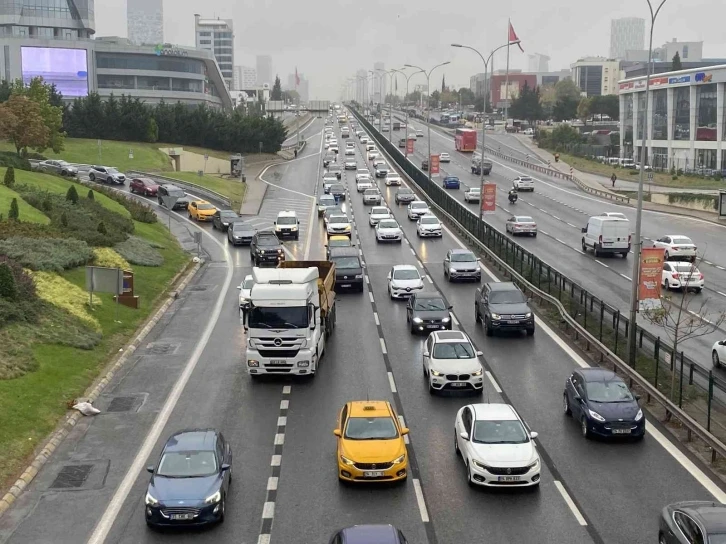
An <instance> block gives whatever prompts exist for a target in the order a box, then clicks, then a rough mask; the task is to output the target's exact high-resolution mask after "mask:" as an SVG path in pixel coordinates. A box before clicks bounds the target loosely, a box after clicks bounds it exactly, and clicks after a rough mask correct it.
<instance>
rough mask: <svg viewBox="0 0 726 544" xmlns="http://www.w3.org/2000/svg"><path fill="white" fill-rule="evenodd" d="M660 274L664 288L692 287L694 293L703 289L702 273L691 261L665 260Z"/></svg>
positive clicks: (684, 288)
mask: <svg viewBox="0 0 726 544" xmlns="http://www.w3.org/2000/svg"><path fill="white" fill-rule="evenodd" d="M662 274H663V275H662V280H661V284H662V285H663V287H664V288H666V289H683V290H686V289H693V290H694V291H695V292H696V293H700V292H701V289H703V284H704V281H703V274H702V273H701V271H700V270H699V269H698V268H696V265H695V264H693V263H691V262H688V261H671V262H665V263H663V273H662Z"/></svg>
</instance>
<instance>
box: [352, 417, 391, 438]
mask: <svg viewBox="0 0 726 544" xmlns="http://www.w3.org/2000/svg"><path fill="white" fill-rule="evenodd" d="M345 438H347V439H349V440H391V439H393V438H398V429H396V424H395V423H394V422H393V420H392V419H391V418H390V417H351V418H348V424H347V425H346V426H345Z"/></svg>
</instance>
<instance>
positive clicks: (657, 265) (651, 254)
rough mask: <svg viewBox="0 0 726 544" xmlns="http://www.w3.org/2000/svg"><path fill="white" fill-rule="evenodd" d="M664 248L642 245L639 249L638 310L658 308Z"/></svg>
mask: <svg viewBox="0 0 726 544" xmlns="http://www.w3.org/2000/svg"><path fill="white" fill-rule="evenodd" d="M664 253H665V250H664V249H663V248H662V247H644V248H642V249H641V250H640V275H639V276H640V282H639V283H638V303H639V305H638V306H639V308H640V310H652V309H654V308H660V307H661V302H660V289H661V281H663V279H662V276H663V261H664Z"/></svg>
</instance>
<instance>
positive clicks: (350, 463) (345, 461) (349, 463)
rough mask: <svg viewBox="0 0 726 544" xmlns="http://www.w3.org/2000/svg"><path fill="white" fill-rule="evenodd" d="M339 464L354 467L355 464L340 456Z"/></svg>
mask: <svg viewBox="0 0 726 544" xmlns="http://www.w3.org/2000/svg"><path fill="white" fill-rule="evenodd" d="M340 462H341V463H343V464H344V465H355V462H353V461H352V460H350V459H348V458H347V457H343V456H342V455H341V456H340Z"/></svg>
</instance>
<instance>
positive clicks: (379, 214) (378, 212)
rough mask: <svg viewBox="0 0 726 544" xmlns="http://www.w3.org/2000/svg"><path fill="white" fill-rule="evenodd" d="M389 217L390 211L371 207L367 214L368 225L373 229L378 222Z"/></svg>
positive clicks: (384, 208) (379, 207) (383, 207)
mask: <svg viewBox="0 0 726 544" xmlns="http://www.w3.org/2000/svg"><path fill="white" fill-rule="evenodd" d="M389 217H391V210H389V209H388V208H386V207H385V206H373V207H372V208H371V211H370V212H369V217H368V224H369V225H370V226H371V227H375V226H376V225H377V224H378V222H379V221H381V220H383V219H388V218H389Z"/></svg>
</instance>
